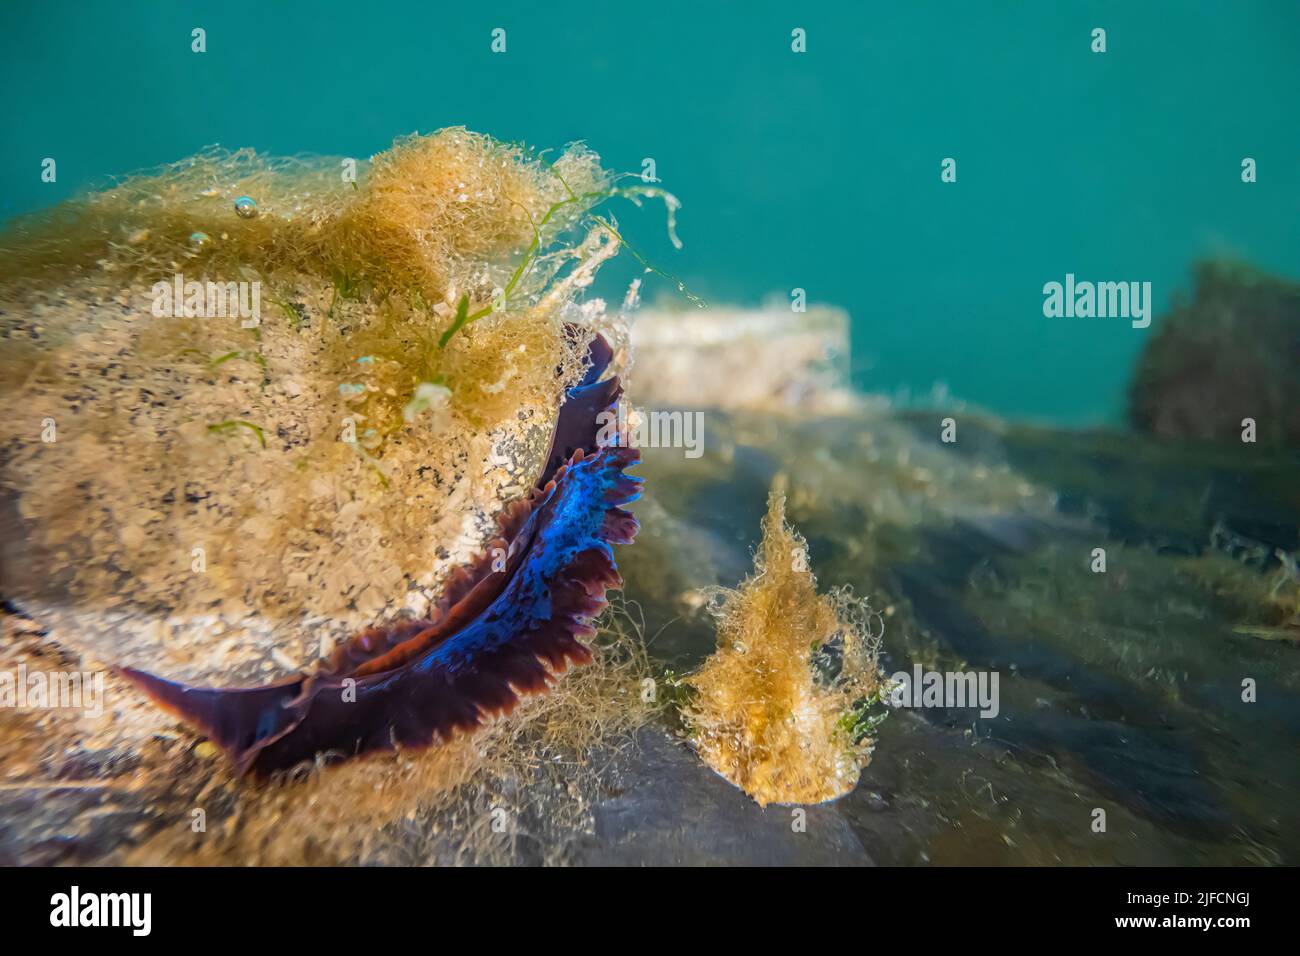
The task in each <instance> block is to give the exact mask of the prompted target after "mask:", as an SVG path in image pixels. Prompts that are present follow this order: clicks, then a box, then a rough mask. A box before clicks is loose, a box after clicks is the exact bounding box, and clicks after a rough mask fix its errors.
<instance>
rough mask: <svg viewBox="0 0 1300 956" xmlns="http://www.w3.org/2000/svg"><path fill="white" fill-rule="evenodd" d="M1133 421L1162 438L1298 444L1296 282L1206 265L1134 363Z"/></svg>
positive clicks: (1299, 292) (1299, 294)
mask: <svg viewBox="0 0 1300 956" xmlns="http://www.w3.org/2000/svg"><path fill="white" fill-rule="evenodd" d="M1129 418H1130V420H1131V421H1132V423H1133V425H1134V427H1136V428H1138V429H1140V430H1142V431H1145V432H1148V433H1150V434H1152V435H1155V436H1156V437H1158V438H1191V439H1205V440H1214V441H1222V442H1229V441H1231V442H1240V441H1242V434H1243V429H1245V428H1246V427H1247V425H1246V422H1245V420H1246V419H1250V420H1253V421H1254V423H1255V433H1256V436H1257V437H1256V439H1255V440H1256V441H1257V442H1258V444H1260V445H1265V446H1286V447H1290V448H1300V285H1297V284H1295V283H1292V282H1287V281H1285V280H1283V279H1279V278H1275V277H1273V276H1269V275H1266V274H1264V273H1262V272H1259V271H1257V270H1255V269H1252V268H1250V267H1248V266H1244V265H1233V264H1227V263H1220V262H1206V263H1202V264H1201V265H1200V266H1199V267H1198V268H1197V270H1196V287H1195V290H1194V292H1193V295H1192V298H1191V300H1190V301H1185V300H1184V301H1175V304H1174V308H1173V311H1172V312H1170V314H1169V315H1167V316H1166V317H1165V318H1164V319H1163V320H1162V321H1161V322H1160V323H1159V324H1158V325H1157V327H1156V329H1155V331H1154V334H1153V335H1152V336H1151V338H1150V339H1149V340H1148V342H1147V346H1146V348H1145V350H1144V351H1143V353H1142V356H1141V358H1140V359H1139V360H1138V366H1137V371H1136V373H1135V375H1134V380H1133V385H1132V389H1131V392H1130V397H1129Z"/></svg>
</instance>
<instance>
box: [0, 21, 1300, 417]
mask: <svg viewBox="0 0 1300 956" xmlns="http://www.w3.org/2000/svg"><path fill="white" fill-rule="evenodd" d="M0 17H3V23H2V26H3V30H2V33H0V37H2V38H0V82H2V83H3V90H4V94H5V101H6V105H5V114H6V115H5V118H4V123H3V132H2V133H0V137H3V138H2V140H0V143H2V145H3V148H2V149H0V185H2V189H0V216H3V217H4V218H8V217H10V216H12V215H14V214H16V213H19V212H23V211H26V210H30V209H34V208H39V207H41V206H46V205H50V204H52V203H54V202H57V201H58V200H60V199H63V198H66V197H67V196H69V195H71V194H73V193H74V192H76V191H78V190H80V189H83V188H86V187H87V186H91V185H94V184H97V183H102V182H103V181H104V179H105V177H107V176H113V175H122V174H126V173H128V172H131V171H133V170H137V169H140V168H142V167H149V166H153V165H156V164H158V163H162V162H168V161H172V160H175V159H179V158H182V157H184V156H186V155H188V154H190V153H193V152H194V151H196V150H197V149H199V148H201V147H203V146H205V145H208V144H212V143H220V144H221V145H223V146H227V147H231V148H235V147H241V146H251V147H254V148H256V149H258V150H259V151H264V152H268V153H272V154H294V153H301V152H309V153H323V154H337V155H355V156H367V155H370V154H372V153H374V152H377V151H379V150H381V149H383V148H385V147H387V146H388V145H389V144H390V142H391V141H392V139H393V137H394V136H396V135H399V134H403V133H409V132H412V131H416V130H419V131H421V132H427V131H430V130H433V129H437V128H439V127H443V126H450V125H459V124H463V125H465V126H468V127H470V128H472V129H475V130H479V131H482V132H487V133H491V134H493V135H495V136H497V137H499V138H502V139H508V140H517V141H524V142H527V143H529V144H533V145H536V146H538V147H552V146H562V145H563V144H565V143H567V142H569V141H572V140H578V139H581V140H585V141H586V142H587V143H588V144H589V145H590V146H591V147H592V148H594V149H595V150H597V151H598V152H599V153H600V154H601V155H602V157H603V158H604V159H605V161H606V163H607V165H609V166H611V167H613V168H616V169H620V170H634V171H639V170H640V169H641V162H642V159H643V158H644V157H653V158H654V159H655V162H656V165H657V171H658V173H659V176H660V177H661V178H662V179H663V180H664V184H665V185H666V186H667V187H668V188H669V189H671V190H672V191H673V192H675V193H676V194H677V195H678V196H679V197H680V198H681V200H682V202H683V209H682V212H681V217H680V232H681V236H682V238H683V240H684V242H685V248H684V249H683V250H682V251H681V252H676V251H674V250H673V249H672V248H671V246H670V245H669V244H668V242H667V240H666V238H665V235H664V228H663V217H662V212H661V210H659V209H645V210H640V211H638V210H636V209H634V208H632V207H630V206H626V205H624V206H623V207H621V208H616V209H615V210H614V211H615V212H616V213H617V215H618V217H619V219H620V221H621V222H622V223H623V225H624V227H625V231H626V233H627V235H628V237H629V239H630V240H631V241H632V242H633V244H634V245H635V246H636V247H637V248H638V250H639V251H641V252H642V253H643V254H645V255H646V256H647V257H648V258H650V259H651V261H653V262H655V263H656V264H658V265H661V266H663V267H664V268H666V269H668V270H669V271H671V272H674V273H676V274H678V275H680V276H681V277H682V278H683V279H684V280H685V281H686V282H687V284H688V286H689V287H690V288H691V289H692V290H693V291H695V292H697V293H698V294H700V295H701V296H703V297H704V298H705V299H707V300H708V301H710V302H718V303H723V302H726V303H735V302H740V303H749V304H756V303H758V302H760V301H761V300H763V299H764V298H766V297H767V296H768V295H770V294H772V293H777V294H780V295H782V296H788V295H789V290H790V289H792V288H794V287H801V288H804V289H806V290H807V293H808V296H809V298H810V300H812V301H817V302H827V303H831V304H834V305H838V306H842V307H844V308H845V309H847V310H848V311H849V312H850V313H851V315H852V317H853V353H854V354H853V368H854V376H855V380H856V381H857V383H858V384H859V385H861V386H863V387H865V388H869V389H872V390H881V391H888V392H895V391H898V390H900V389H910V390H911V391H912V392H924V391H928V390H929V389H930V387H931V386H932V385H933V384H934V383H936V382H943V383H946V384H947V386H948V387H949V388H950V390H951V392H952V393H953V394H954V395H955V396H957V397H958V398H961V399H966V400H969V401H972V402H975V403H977V404H980V405H983V406H985V407H988V408H990V409H993V410H995V411H997V412H1000V413H1004V414H1007V415H1013V416H1022V417H1033V418H1042V419H1049V420H1053V421H1058V422H1062V423H1069V424H1080V423H1088V422H1099V421H1117V420H1119V418H1120V415H1121V411H1122V408H1123V397H1124V389H1125V385H1126V383H1127V381H1128V379H1129V375H1130V373H1131V369H1132V364H1133V361H1134V358H1135V356H1136V353H1137V350H1138V349H1139V348H1140V346H1141V344H1142V342H1143V341H1144V338H1145V336H1148V335H1150V334H1151V332H1152V331H1153V329H1154V327H1155V326H1154V325H1153V327H1152V329H1148V330H1145V331H1143V330H1138V329H1133V328H1131V327H1130V326H1129V323H1128V322H1126V321H1123V320H1098V319H1092V320H1089V319H1047V318H1044V316H1043V314H1042V301H1043V296H1042V286H1043V284H1044V283H1045V282H1048V281H1053V280H1056V281H1062V280H1063V279H1064V277H1065V274H1066V273H1067V272H1073V273H1075V274H1076V275H1077V276H1078V277H1079V278H1080V279H1093V280H1098V281H1101V280H1116V281H1118V280H1137V281H1143V280H1148V281H1151V282H1152V283H1153V295H1154V298H1155V301H1156V311H1157V315H1158V314H1159V312H1160V311H1162V310H1163V309H1164V307H1165V305H1166V303H1167V302H1168V300H1169V297H1170V295H1171V293H1173V292H1174V291H1175V290H1177V289H1179V288H1180V287H1181V288H1184V289H1185V288H1186V287H1187V284H1188V280H1189V274H1188V269H1189V266H1190V264H1191V263H1192V262H1193V261H1194V260H1195V259H1196V258H1198V257H1202V256H1207V255H1226V256H1233V257H1238V258H1242V259H1245V260H1248V261H1250V262H1253V263H1255V264H1257V265H1259V266H1262V267H1264V268H1267V269H1270V270H1274V271H1277V272H1280V273H1282V274H1284V275H1289V276H1291V277H1300V122H1298V120H1300V109H1298V108H1297V104H1298V101H1300V2H1294V0H1271V2H1263V0H1241V2H1230V0H1222V2H1199V0H1181V2H1179V0H1164V2H1157V0H1150V2H1142V3H1133V2H1064V0H1063V2H1051V3H1049V2H1033V0H1022V2H1012V0H1000V2H996V3H994V2H987V3H967V2H956V0H949V2H938V0H915V2H908V3H897V4H885V3H868V2H862V0H855V2H840V3H772V2H748V3H741V2H738V0H713V2H700V0H695V2H684V0H649V2H644V3H636V4H632V3H629V4H623V5H619V6H610V5H595V4H579V3H574V2H570V0H557V2H547V3H537V2H532V3H527V2H494V3H490V4H484V3H477V2H474V3H463V4H447V3H439V2H397V3H353V2H315V3H305V2H304V3H297V2H287V0H260V2H243V0H226V2H222V3H220V4H215V3H201V2H196V0H182V2H168V3H161V2H153V3H141V2H130V0H122V2H114V3H106V2H98V0H94V2H86V0H81V2H45V3H33V2H26V0H21V2H20V0H4V3H3V11H2V12H0ZM194 27H203V28H204V29H205V30H206V31H207V52H206V53H203V54H196V53H193V52H191V50H190V42H191V41H190V31H191V29H193V28H194ZM495 27H502V28H504V29H505V30H506V31H507V52H506V53H505V54H493V53H492V52H491V51H490V49H489V45H490V42H491V35H490V34H491V31H492V29H493V28H495ZM795 27H802V28H804V29H805V30H806V31H807V37H808V52H807V53H805V54H795V53H792V52H791V48H790V35H791V30H792V29H793V28H795ZM1094 27H1103V28H1105V29H1106V30H1107V45H1108V51H1107V52H1106V53H1105V54H1094V53H1092V52H1091V51H1090V43H1091V36H1090V33H1091V30H1092V29H1093V28H1094ZM1246 156H1250V157H1253V158H1255V159H1256V160H1257V162H1258V168H1259V181H1258V182H1257V183H1255V184H1253V185H1246V184H1243V183H1242V182H1241V175H1240V172H1241V160H1242V158H1243V157H1246ZM45 157H53V158H55V159H56V160H57V162H58V181H57V182H56V183H53V184H46V183H42V182H41V180H40V171H41V161H42V159H43V158H45ZM945 157H953V158H955V159H956V160H957V164H958V165H957V172H958V177H957V182H956V183H954V184H944V183H942V182H941V181H940V176H939V174H940V162H941V160H942V159H943V158H945ZM633 266H634V263H627V264H625V265H624V272H622V273H620V274H617V275H615V276H612V277H610V278H609V279H607V280H606V284H607V286H608V287H609V288H607V291H608V293H609V294H611V295H617V294H618V292H617V289H616V288H613V287H612V286H614V285H616V284H617V283H621V282H625V281H626V280H627V278H628V277H630V276H631V275H632V274H634V273H635V272H636V271H637V270H636V269H634V268H633ZM659 286H660V288H663V289H665V291H667V288H668V286H667V284H666V283H663V282H660V283H659ZM651 294H652V295H653V286H652V287H651ZM1156 321H1157V323H1158V321H1159V319H1158V318H1157V320H1156Z"/></svg>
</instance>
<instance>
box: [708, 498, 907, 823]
mask: <svg viewBox="0 0 1300 956" xmlns="http://www.w3.org/2000/svg"><path fill="white" fill-rule="evenodd" d="M715 614H716V615H717V617H718V647H717V650H716V651H715V652H714V653H713V654H712V655H711V656H710V657H709V659H708V660H707V661H706V662H705V663H704V665H703V666H702V667H701V668H700V670H699V671H698V672H696V673H695V674H694V675H692V676H691V677H689V678H687V680H686V683H687V684H688V685H689V686H690V687H691V688H693V689H694V690H695V691H696V697H695V699H694V700H693V701H692V702H691V704H690V705H689V707H688V708H687V710H686V711H685V716H686V719H687V721H688V723H689V725H690V728H691V732H692V736H693V738H694V742H695V746H696V748H697V749H698V751H699V754H700V756H701V757H702V758H703V759H704V761H705V762H706V763H707V764H708V765H709V766H710V767H712V768H713V769H714V770H716V771H717V772H718V773H720V774H721V775H722V776H723V777H725V778H726V779H728V780H730V781H731V782H732V783H734V784H735V785H736V786H738V787H740V788H741V789H742V790H744V791H745V792H746V793H748V794H749V795H750V796H751V797H753V798H754V799H755V800H756V801H757V802H758V803H759V804H760V805H766V804H768V803H821V802H823V801H825V800H832V799H835V798H836V797H841V796H843V795H844V794H846V793H848V792H850V791H851V790H852V789H853V788H854V787H855V786H856V785H857V782H858V775H859V774H860V772H861V771H862V768H863V767H865V766H866V764H867V762H868V761H869V759H870V754H871V746H872V740H871V739H870V738H869V737H868V736H867V734H866V728H868V727H869V726H870V721H869V720H868V719H867V718H866V716H865V715H866V710H867V708H868V707H869V706H871V705H872V704H874V703H875V702H877V701H878V698H879V695H880V690H881V686H882V683H881V677H880V671H879V667H878V664H877V653H878V649H879V640H880V634H879V633H875V634H873V633H872V632H871V628H870V627H869V622H870V621H871V619H872V617H873V616H874V615H873V614H872V612H871V611H870V609H869V608H868V607H867V605H866V603H865V602H864V601H861V600H858V599H855V598H853V597H852V595H851V594H850V593H849V592H848V591H846V590H836V591H831V592H829V593H827V594H825V595H822V594H818V593H817V579H816V578H815V577H814V576H813V574H812V572H811V571H810V570H809V567H808V548H807V544H806V543H805V541H804V539H803V538H802V537H801V536H800V535H799V534H798V533H797V532H796V531H794V530H793V529H792V528H791V527H790V526H789V525H788V524H787V523H786V520H785V496H784V495H783V494H781V493H779V492H778V491H773V492H772V494H771V495H770V496H769V498H768V511H767V516H766V517H765V518H764V520H763V542H762V546H761V548H760V551H759V553H758V555H757V556H756V558H755V570H754V574H753V576H751V577H750V578H748V579H747V580H745V581H744V582H742V583H741V585H740V587H739V588H738V589H737V590H735V591H726V592H723V595H722V599H721V601H720V602H719V603H718V605H717V606H716V610H715Z"/></svg>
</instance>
